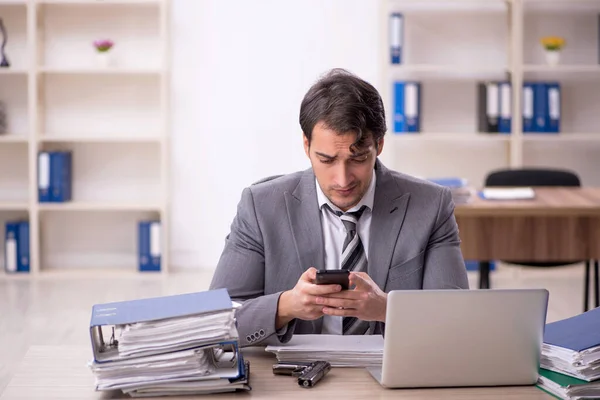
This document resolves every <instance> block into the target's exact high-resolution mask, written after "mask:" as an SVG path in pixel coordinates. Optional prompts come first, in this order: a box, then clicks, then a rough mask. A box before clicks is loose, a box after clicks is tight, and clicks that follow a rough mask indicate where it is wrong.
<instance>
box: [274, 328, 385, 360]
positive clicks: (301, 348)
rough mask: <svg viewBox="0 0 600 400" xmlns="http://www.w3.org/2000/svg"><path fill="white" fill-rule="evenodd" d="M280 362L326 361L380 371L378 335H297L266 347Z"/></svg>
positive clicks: (381, 346) (381, 338)
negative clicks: (377, 368) (375, 368)
mask: <svg viewBox="0 0 600 400" xmlns="http://www.w3.org/2000/svg"><path fill="white" fill-rule="evenodd" d="M265 350H266V351H268V352H272V353H275V355H276V356H277V360H278V361H279V362H290V361H299V362H313V361H328V362H329V363H330V364H331V366H332V367H381V365H382V360H383V336H381V335H298V334H295V335H294V336H293V337H292V339H291V340H290V341H289V342H288V343H285V344H281V345H269V346H267V347H266V348H265Z"/></svg>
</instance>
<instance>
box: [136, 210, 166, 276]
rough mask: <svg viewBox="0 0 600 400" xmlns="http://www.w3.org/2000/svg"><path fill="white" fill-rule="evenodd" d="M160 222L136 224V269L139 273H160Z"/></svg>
mask: <svg viewBox="0 0 600 400" xmlns="http://www.w3.org/2000/svg"><path fill="white" fill-rule="evenodd" d="M160 229H161V224H160V221H140V222H139V223H138V269H139V271H160V269H161V240H160Z"/></svg>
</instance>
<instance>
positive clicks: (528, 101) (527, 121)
mask: <svg viewBox="0 0 600 400" xmlns="http://www.w3.org/2000/svg"><path fill="white" fill-rule="evenodd" d="M534 98H535V85H534V83H532V82H524V83H523V99H522V102H523V132H535V124H534V122H535V121H534V102H535V100H534Z"/></svg>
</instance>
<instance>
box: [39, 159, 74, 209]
mask: <svg viewBox="0 0 600 400" xmlns="http://www.w3.org/2000/svg"><path fill="white" fill-rule="evenodd" d="M72 160H73V155H72V152H71V151H41V152H39V154H38V177H37V180H38V182H37V183H38V201H39V202H40V203H64V202H68V201H71V199H72V193H73V185H72V177H73V161H72Z"/></svg>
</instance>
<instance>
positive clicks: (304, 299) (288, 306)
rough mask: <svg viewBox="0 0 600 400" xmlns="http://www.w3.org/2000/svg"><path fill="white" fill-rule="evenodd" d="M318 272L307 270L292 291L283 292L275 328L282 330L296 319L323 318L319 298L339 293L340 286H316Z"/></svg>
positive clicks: (313, 269) (311, 269)
mask: <svg viewBox="0 0 600 400" xmlns="http://www.w3.org/2000/svg"><path fill="white" fill-rule="evenodd" d="M316 278H317V270H316V269H315V268H313V267H311V268H309V269H307V270H306V271H305V272H304V273H303V274H302V276H301V277H300V279H299V280H298V283H296V286H295V287H294V288H293V289H292V290H288V291H286V292H283V293H282V294H281V296H279V304H278V306H277V317H276V320H275V328H276V329H280V328H282V327H283V326H285V325H286V324H287V323H289V322H290V321H291V320H293V319H294V318H298V319H303V320H313V319H317V318H320V317H322V316H323V306H321V305H318V304H317V302H316V299H317V297H318V296H326V295H331V294H334V293H339V292H340V291H341V290H342V288H341V286H340V285H315V284H314V283H313V282H314V280H315V279H316Z"/></svg>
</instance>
